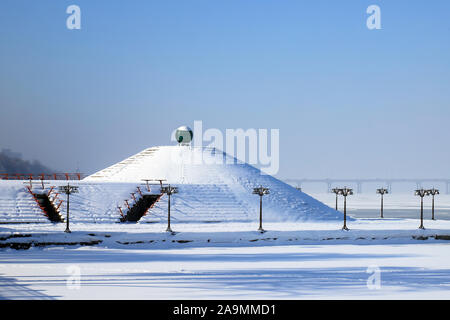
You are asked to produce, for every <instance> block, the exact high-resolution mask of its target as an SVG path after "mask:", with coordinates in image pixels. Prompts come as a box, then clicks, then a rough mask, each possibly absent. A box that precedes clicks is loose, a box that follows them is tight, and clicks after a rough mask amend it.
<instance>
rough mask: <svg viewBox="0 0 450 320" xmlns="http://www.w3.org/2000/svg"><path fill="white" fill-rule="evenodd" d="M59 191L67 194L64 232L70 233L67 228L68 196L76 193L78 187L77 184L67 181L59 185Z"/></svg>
mask: <svg viewBox="0 0 450 320" xmlns="http://www.w3.org/2000/svg"><path fill="white" fill-rule="evenodd" d="M59 191H60V192H61V193H65V194H67V218H66V230H64V232H67V233H70V232H71V231H70V229H69V196H70V194H72V193H78V187H77V186H71V185H70V184H68V183H67V186H59Z"/></svg>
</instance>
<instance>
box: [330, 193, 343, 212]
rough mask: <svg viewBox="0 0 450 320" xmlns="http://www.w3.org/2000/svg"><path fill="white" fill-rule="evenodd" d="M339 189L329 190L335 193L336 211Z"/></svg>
mask: <svg viewBox="0 0 450 320" xmlns="http://www.w3.org/2000/svg"><path fill="white" fill-rule="evenodd" d="M341 190H342V189H338V188H334V189H331V192H333V193H335V194H336V211H338V195H339V194H340V193H341Z"/></svg>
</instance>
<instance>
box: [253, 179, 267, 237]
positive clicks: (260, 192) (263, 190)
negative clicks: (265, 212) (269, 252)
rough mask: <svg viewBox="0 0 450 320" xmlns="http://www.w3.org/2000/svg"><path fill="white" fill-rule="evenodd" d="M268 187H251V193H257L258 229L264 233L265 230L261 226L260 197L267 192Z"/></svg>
mask: <svg viewBox="0 0 450 320" xmlns="http://www.w3.org/2000/svg"><path fill="white" fill-rule="evenodd" d="M269 193H270V191H269V188H264V187H263V186H260V187H259V188H253V194H257V195H259V228H258V231H259V232H261V233H264V232H265V230H264V229H263V227H262V198H263V196H264V195H266V194H269Z"/></svg>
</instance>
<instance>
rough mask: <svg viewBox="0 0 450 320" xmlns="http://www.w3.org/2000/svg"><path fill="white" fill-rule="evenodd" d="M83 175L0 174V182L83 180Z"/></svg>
mask: <svg viewBox="0 0 450 320" xmlns="http://www.w3.org/2000/svg"><path fill="white" fill-rule="evenodd" d="M84 177H85V175H84V174H83V173H78V172H75V173H68V172H65V173H40V174H32V173H0V180H81V179H82V178H84Z"/></svg>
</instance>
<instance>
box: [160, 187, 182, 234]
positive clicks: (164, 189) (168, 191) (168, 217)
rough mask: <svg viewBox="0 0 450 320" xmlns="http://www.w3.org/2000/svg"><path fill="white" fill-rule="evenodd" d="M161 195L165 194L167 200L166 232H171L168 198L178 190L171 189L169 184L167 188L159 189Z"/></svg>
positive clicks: (175, 188)
mask: <svg viewBox="0 0 450 320" xmlns="http://www.w3.org/2000/svg"><path fill="white" fill-rule="evenodd" d="M161 193H165V194H167V196H168V197H169V198H168V203H167V205H168V206H167V229H166V231H167V232H171V233H172V232H173V231H172V229H171V228H170V196H171V195H172V194H174V193H178V188H177V187H171V186H170V184H169V186H167V187H161Z"/></svg>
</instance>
